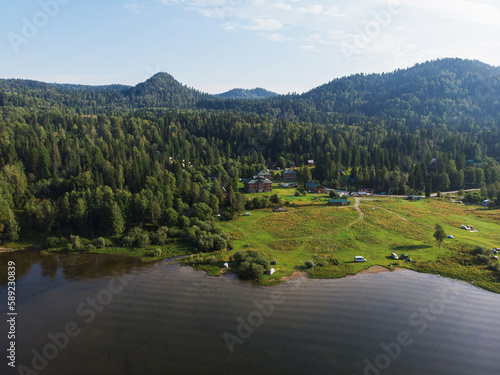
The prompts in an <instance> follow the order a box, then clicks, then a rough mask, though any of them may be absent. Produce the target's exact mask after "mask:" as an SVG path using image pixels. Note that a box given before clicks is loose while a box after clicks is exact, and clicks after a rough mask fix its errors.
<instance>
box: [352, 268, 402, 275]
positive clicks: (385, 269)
mask: <svg viewBox="0 0 500 375" xmlns="http://www.w3.org/2000/svg"><path fill="white" fill-rule="evenodd" d="M403 270H407V268H402V267H396V268H395V269H394V271H403ZM390 271H391V270H390V269H389V268H386V267H382V266H372V267H370V268H368V269H366V270H363V271H361V272H359V273H358V274H361V273H382V272H390Z"/></svg>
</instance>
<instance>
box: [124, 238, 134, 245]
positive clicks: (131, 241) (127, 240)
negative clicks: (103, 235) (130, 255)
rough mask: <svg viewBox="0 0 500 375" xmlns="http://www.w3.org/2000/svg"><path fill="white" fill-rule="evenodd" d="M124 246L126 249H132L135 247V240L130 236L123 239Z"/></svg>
mask: <svg viewBox="0 0 500 375" xmlns="http://www.w3.org/2000/svg"><path fill="white" fill-rule="evenodd" d="M122 245H123V246H125V247H132V246H133V245H134V239H133V238H132V237H129V236H126V237H123V239H122Z"/></svg>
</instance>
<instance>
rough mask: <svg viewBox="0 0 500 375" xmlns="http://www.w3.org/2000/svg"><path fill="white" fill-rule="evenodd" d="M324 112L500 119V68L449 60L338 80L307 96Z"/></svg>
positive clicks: (307, 98) (466, 61) (306, 95)
mask: <svg viewBox="0 0 500 375" xmlns="http://www.w3.org/2000/svg"><path fill="white" fill-rule="evenodd" d="M301 99H306V100H307V101H308V102H309V103H310V105H311V106H313V107H314V108H315V109H316V110H317V111H320V112H342V113H361V114H364V115H368V116H382V117H397V118H409V117H412V116H415V115H417V116H436V117H440V118H443V119H451V118H454V117H456V116H464V115H466V116H471V117H474V118H482V119H485V118H488V117H490V116H491V117H493V118H495V119H498V118H499V114H500V102H499V99H500V68H498V67H492V66H490V65H486V64H483V63H481V62H479V61H470V60H461V59H443V60H437V61H432V62H426V63H423V64H418V65H416V66H414V67H412V68H410V69H405V70H401V69H400V70H397V71H394V72H392V73H387V74H370V75H364V74H357V75H353V76H350V77H346V78H340V79H336V80H334V81H332V82H330V83H328V84H325V85H323V86H320V87H318V88H316V89H313V90H311V91H309V92H308V93H306V94H304V95H302V96H301Z"/></svg>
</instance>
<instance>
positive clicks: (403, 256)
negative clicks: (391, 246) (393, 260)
mask: <svg viewBox="0 0 500 375" xmlns="http://www.w3.org/2000/svg"><path fill="white" fill-rule="evenodd" d="M401 259H402V260H410V257H409V256H408V254H403V255H401Z"/></svg>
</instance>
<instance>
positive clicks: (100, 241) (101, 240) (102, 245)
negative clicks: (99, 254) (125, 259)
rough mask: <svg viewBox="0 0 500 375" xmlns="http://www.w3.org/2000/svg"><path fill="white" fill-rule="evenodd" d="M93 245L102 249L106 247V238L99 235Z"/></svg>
mask: <svg viewBox="0 0 500 375" xmlns="http://www.w3.org/2000/svg"><path fill="white" fill-rule="evenodd" d="M94 246H95V247H96V248H98V249H103V248H105V247H106V239H105V238H103V237H99V238H97V239H96V240H95V241H94Z"/></svg>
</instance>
